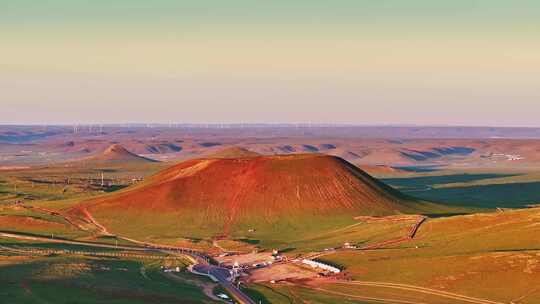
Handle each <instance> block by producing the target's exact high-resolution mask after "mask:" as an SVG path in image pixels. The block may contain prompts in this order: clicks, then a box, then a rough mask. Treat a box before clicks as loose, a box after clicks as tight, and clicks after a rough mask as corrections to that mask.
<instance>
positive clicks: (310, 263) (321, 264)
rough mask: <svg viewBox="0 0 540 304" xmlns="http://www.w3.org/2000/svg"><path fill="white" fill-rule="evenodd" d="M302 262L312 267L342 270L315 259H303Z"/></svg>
mask: <svg viewBox="0 0 540 304" xmlns="http://www.w3.org/2000/svg"><path fill="white" fill-rule="evenodd" d="M302 263H303V264H306V265H309V266H311V268H320V269H323V270H326V271H330V272H333V273H340V272H341V270H340V269H338V268H337V267H334V266H330V265H326V264H324V263H321V262H317V261H313V260H308V259H303V260H302Z"/></svg>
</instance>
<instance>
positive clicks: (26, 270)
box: [0, 256, 214, 304]
mask: <svg viewBox="0 0 540 304" xmlns="http://www.w3.org/2000/svg"><path fill="white" fill-rule="evenodd" d="M175 263H176V264H175V265H176V266H181V267H184V266H185V264H183V263H182V262H178V261H177V262H175ZM160 265H161V264H160V263H159V262H146V261H140V260H120V259H108V258H90V257H66V256H56V257H25V256H3V257H2V256H0V272H1V273H2V276H0V282H1V284H0V296H1V297H2V298H3V299H9V301H10V302H9V303H66V304H67V303H88V304H93V303H115V304H117V303H118V304H120V303H214V301H213V300H211V299H209V298H208V297H207V296H206V295H205V294H203V292H202V291H201V290H200V289H199V288H198V286H196V285H192V284H187V283H183V282H182V281H173V280H170V279H169V278H167V277H165V275H164V274H163V273H162V272H161V271H160V270H159V266H160ZM175 265H171V266H175ZM192 280H196V279H195V278H192Z"/></svg>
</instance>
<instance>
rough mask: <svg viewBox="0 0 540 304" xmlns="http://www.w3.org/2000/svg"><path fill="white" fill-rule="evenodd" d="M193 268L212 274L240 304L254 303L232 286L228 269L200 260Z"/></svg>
mask: <svg viewBox="0 0 540 304" xmlns="http://www.w3.org/2000/svg"><path fill="white" fill-rule="evenodd" d="M193 270H195V271H197V272H200V273H206V274H209V275H212V276H213V277H214V278H216V279H217V280H218V282H219V284H220V285H221V286H222V287H223V288H224V289H225V290H227V292H229V293H230V294H231V295H232V296H233V298H234V299H235V300H236V301H237V302H239V303H240V304H256V302H255V301H253V300H252V299H251V298H249V297H248V296H247V295H246V294H245V293H243V292H242V291H241V290H240V289H238V288H237V287H236V286H234V284H233V282H231V280H232V275H231V273H230V270H229V269H227V268H223V267H218V266H215V265H210V264H208V263H205V262H202V263H200V264H197V265H195V266H193Z"/></svg>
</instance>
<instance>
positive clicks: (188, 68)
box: [0, 0, 540, 127]
mask: <svg viewBox="0 0 540 304" xmlns="http://www.w3.org/2000/svg"><path fill="white" fill-rule="evenodd" d="M539 37H540V1H537V0H513V1H511V0H507V1H503V0H476V1H475V0H452V1H450V0H448V1H440V0H377V1H373V0H332V1H330V0H325V1H323V0H266V1H258V0H249V1H248V0H228V1H223V0H215V1H209V0H193V1H187V0H186V1H182V0H176V1H174V0H153V1H148V0H107V1H105V0H86V1H83V0H48V1H32V0H17V1H1V2H0V108H1V110H0V123H75V122H83V123H111V122H119V123H123V122H164V123H167V122H192V123H229V122H246V123H249V122H252V123H254V122H262V123H272V122H291V123H296V122H318V123H355V124H448V125H494V126H538V127H540V119H539V117H540V115H539V114H540V38H539Z"/></svg>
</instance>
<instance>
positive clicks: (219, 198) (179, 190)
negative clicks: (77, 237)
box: [70, 154, 435, 237]
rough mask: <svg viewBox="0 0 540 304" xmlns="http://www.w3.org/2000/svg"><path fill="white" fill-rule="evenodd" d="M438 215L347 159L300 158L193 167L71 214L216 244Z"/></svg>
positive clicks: (123, 230)
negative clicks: (230, 238)
mask: <svg viewBox="0 0 540 304" xmlns="http://www.w3.org/2000/svg"><path fill="white" fill-rule="evenodd" d="M431 208H435V205H433V204H428V203H421V202H417V201H413V200H412V199H409V198H408V197H406V196H404V195H402V194H401V193H400V192H398V191H396V190H393V189H392V188H390V187H388V186H387V185H385V184H383V183H381V182H379V181H377V180H376V179H374V178H372V177H371V176H370V175H368V174H367V173H365V172H364V171H362V170H360V169H358V168H357V167H355V166H353V165H351V164H350V163H348V162H346V161H345V160H343V159H341V158H338V157H334V156H328V155H321V154H295V155H276V156H249V157H240V158H203V159H195V160H189V161H185V162H182V163H180V164H178V165H175V166H172V167H170V168H168V169H165V170H163V171H161V172H159V173H157V174H155V175H153V176H151V177H149V178H148V179H147V180H145V181H144V182H143V183H141V184H139V185H136V186H133V187H130V188H127V189H125V190H123V191H121V192H117V193H114V194H112V195H109V196H105V197H101V198H97V199H93V200H90V201H86V202H83V203H81V204H79V205H77V206H76V207H74V208H73V209H72V210H70V213H71V214H72V215H78V216H82V217H84V216H86V214H87V212H88V213H90V214H91V215H92V216H93V217H94V218H95V219H96V220H97V222H99V223H100V224H102V225H103V226H105V227H107V228H108V229H109V230H110V231H111V232H112V233H117V234H124V235H131V236H137V237H174V236H176V237H179V236H183V237H209V236H216V235H231V234H233V235H235V234H236V235H239V234H242V233H244V232H246V231H247V230H251V231H254V230H263V231H266V232H267V233H274V232H279V231H283V232H285V231H287V232H291V231H309V230H319V229H320V230H323V229H328V228H332V227H336V226H342V225H343V224H350V223H354V220H353V217H354V216H358V215H373V216H377V215H391V214H400V213H423V212H432V211H433V210H431Z"/></svg>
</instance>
